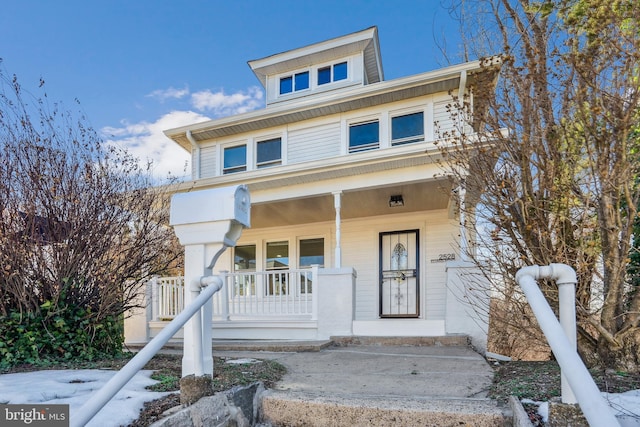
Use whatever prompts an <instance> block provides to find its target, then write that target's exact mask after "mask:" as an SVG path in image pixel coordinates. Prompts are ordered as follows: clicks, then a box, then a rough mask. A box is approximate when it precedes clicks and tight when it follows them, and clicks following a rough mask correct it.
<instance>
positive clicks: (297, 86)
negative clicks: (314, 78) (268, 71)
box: [280, 71, 309, 95]
mask: <svg viewBox="0 0 640 427" xmlns="http://www.w3.org/2000/svg"><path fill="white" fill-rule="evenodd" d="M304 89H309V72H308V71H303V72H301V73H296V74H294V75H292V76H286V77H281V78H280V95H285V94H287V93H291V92H297V91H300V90H304Z"/></svg>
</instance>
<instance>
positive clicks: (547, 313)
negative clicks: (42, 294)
mask: <svg viewBox="0 0 640 427" xmlns="http://www.w3.org/2000/svg"><path fill="white" fill-rule="evenodd" d="M538 279H552V280H555V281H556V283H557V284H558V288H559V297H560V322H558V319H556V316H555V314H554V313H553V310H551V307H550V306H549V303H548V302H547V300H546V299H545V297H544V295H543V294H542V291H540V288H539V287H538V284H537V283H536V280H538ZM516 282H518V284H519V285H520V287H521V288H522V291H523V292H524V294H525V296H526V297H527V301H528V302H529V305H530V306H531V309H532V310H533V313H534V314H535V316H536V319H537V320H538V324H539V325H540V329H542V332H543V333H544V336H545V337H546V338H547V341H548V342H549V345H550V346H551V350H552V351H553V354H554V355H555V357H556V360H557V361H558V364H559V365H560V369H561V372H562V376H563V379H565V378H566V380H567V382H568V384H569V386H570V389H571V391H572V393H571V395H570V396H565V388H567V389H568V387H565V386H564V385H563V396H562V400H563V402H564V403H570V401H571V400H573V401H574V402H575V400H576V398H577V401H578V404H579V405H580V409H582V412H583V414H584V416H585V417H586V419H587V421H588V422H589V425H590V426H592V427H612V426H620V423H619V422H618V420H617V419H616V417H615V416H614V414H613V412H612V411H611V408H610V407H609V405H607V402H606V401H605V400H604V398H603V397H602V394H601V393H600V390H599V389H598V387H597V386H596V384H595V382H594V381H593V378H592V377H591V374H589V371H588V370H587V368H586V367H585V366H584V363H583V362H582V359H580V356H578V353H577V351H576V326H575V284H576V282H577V278H576V273H575V271H574V270H573V269H572V268H571V267H569V266H567V265H564V264H551V265H548V266H542V267H541V266H537V265H533V266H530V267H524V268H521V269H520V270H518V272H517V273H516ZM563 287H569V288H570V289H569V290H568V291H567V290H566V289H563ZM567 298H571V299H567ZM561 323H562V324H563V325H562V326H561ZM563 327H564V328H565V329H563ZM574 395H575V397H574ZM567 400H568V401H569V402H567Z"/></svg>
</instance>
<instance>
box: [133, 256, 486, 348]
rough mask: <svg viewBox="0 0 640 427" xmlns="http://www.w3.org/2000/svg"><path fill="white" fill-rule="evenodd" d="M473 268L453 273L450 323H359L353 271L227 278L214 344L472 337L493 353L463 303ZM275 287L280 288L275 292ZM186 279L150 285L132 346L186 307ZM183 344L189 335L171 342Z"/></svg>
mask: <svg viewBox="0 0 640 427" xmlns="http://www.w3.org/2000/svg"><path fill="white" fill-rule="evenodd" d="M472 270H473V268H472V267H470V266H469V265H468V264H462V263H457V262H449V265H448V266H447V297H446V298H447V310H446V316H445V317H444V318H443V319H420V318H415V319H402V318H398V319H391V320H389V319H373V320H358V319H356V315H355V311H356V310H355V298H356V286H357V274H356V272H355V270H354V269H353V268H339V269H335V268H319V267H318V266H313V267H311V268H309V269H292V270H287V271H279V272H259V273H252V274H246V273H242V274H237V273H226V272H225V273H221V275H222V276H223V278H224V283H225V285H224V287H223V288H222V290H221V291H220V292H218V293H217V294H215V295H214V298H213V301H212V304H213V322H212V337H213V339H233V340H308V341H314V340H327V339H330V338H335V337H350V336H360V337H366V336H371V337H442V336H446V335H468V336H469V337H470V338H471V341H472V343H473V345H474V346H476V348H479V349H485V348H486V326H484V327H483V324H482V323H479V320H480V322H481V321H482V319H479V317H481V316H479V314H478V313H476V312H475V311H474V309H473V307H471V306H465V305H463V304H460V302H461V300H463V299H464V294H465V284H464V283H465V282H466V281H467V279H465V276H467V275H469V274H473V271H472ZM274 285H276V286H274ZM184 292H185V287H184V280H183V278H182V277H156V278H154V279H153V280H151V281H149V283H148V286H147V292H146V299H147V301H148V302H149V303H148V305H147V307H146V309H144V310H139V311H138V312H134V313H132V316H130V317H128V318H127V319H125V341H126V344H128V345H141V344H145V343H147V342H148V341H150V340H151V339H152V338H153V337H154V336H156V335H157V334H158V333H159V332H160V331H161V330H162V328H164V327H165V326H166V325H167V324H168V323H169V322H170V321H171V320H172V319H173V318H174V317H175V316H176V315H177V314H178V313H180V311H182V309H183V308H184ZM172 341H174V342H181V341H182V331H180V332H178V333H177V334H176V335H175V336H174V337H173V339H172Z"/></svg>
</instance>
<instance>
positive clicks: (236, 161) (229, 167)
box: [222, 144, 247, 175]
mask: <svg viewBox="0 0 640 427" xmlns="http://www.w3.org/2000/svg"><path fill="white" fill-rule="evenodd" d="M223 156H224V160H223V169H222V173H223V174H225V175H226V174H229V173H235V172H244V171H246V170H247V146H246V144H242V145H234V146H233V147H225V149H224V153H223Z"/></svg>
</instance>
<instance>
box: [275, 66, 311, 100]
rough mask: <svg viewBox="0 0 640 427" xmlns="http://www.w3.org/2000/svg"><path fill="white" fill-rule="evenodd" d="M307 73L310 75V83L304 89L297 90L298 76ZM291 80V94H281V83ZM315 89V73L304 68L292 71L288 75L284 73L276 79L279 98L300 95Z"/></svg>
mask: <svg viewBox="0 0 640 427" xmlns="http://www.w3.org/2000/svg"><path fill="white" fill-rule="evenodd" d="M303 73H307V74H308V75H309V83H308V85H307V87H306V88H304V89H296V75H298V74H303ZM288 77H290V78H291V92H286V93H281V92H280V83H281V81H282V79H286V78H288ZM312 87H313V71H312V69H311V68H302V69H299V70H295V71H290V72H286V73H282V74H280V75H278V76H277V77H276V93H277V96H278V98H281V97H288V96H293V95H295V94H298V93H302V92H304V91H309V90H311V89H312Z"/></svg>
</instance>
